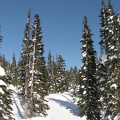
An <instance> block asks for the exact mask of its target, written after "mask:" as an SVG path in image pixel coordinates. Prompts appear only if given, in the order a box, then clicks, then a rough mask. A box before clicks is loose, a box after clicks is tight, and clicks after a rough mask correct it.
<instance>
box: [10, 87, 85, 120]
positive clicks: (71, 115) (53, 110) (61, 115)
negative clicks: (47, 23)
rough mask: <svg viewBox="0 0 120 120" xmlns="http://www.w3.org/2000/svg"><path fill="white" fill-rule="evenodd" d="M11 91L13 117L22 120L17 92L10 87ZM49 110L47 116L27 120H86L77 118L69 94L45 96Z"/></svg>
mask: <svg viewBox="0 0 120 120" xmlns="http://www.w3.org/2000/svg"><path fill="white" fill-rule="evenodd" d="M10 88H11V89H12V91H13V94H12V99H13V105H12V107H13V116H14V118H15V119H16V120H24V110H23V107H22V104H23V103H22V101H21V99H20V98H19V97H18V95H17V90H16V89H15V88H14V87H13V86H10ZM46 99H47V100H48V105H49V107H50V109H49V110H48V116H47V117H46V118H45V117H34V118H31V119H27V120H86V118H85V117H82V118H81V117H79V111H78V110H77V105H76V104H74V103H73V98H72V96H71V94H70V92H65V93H62V94H50V95H48V96H46Z"/></svg>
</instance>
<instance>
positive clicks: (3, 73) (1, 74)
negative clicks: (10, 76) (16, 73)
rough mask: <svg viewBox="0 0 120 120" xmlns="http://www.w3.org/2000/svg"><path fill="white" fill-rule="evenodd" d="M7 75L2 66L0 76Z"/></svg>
mask: <svg viewBox="0 0 120 120" xmlns="http://www.w3.org/2000/svg"><path fill="white" fill-rule="evenodd" d="M4 75H6V73H5V71H4V69H3V68H2V67H1V66H0V76H4Z"/></svg>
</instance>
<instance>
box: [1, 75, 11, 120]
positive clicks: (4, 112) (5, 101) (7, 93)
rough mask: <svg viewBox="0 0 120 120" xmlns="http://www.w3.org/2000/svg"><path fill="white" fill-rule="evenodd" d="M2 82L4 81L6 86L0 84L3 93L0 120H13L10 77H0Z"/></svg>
mask: <svg viewBox="0 0 120 120" xmlns="http://www.w3.org/2000/svg"><path fill="white" fill-rule="evenodd" d="M0 81H3V82H4V84H0V89H1V90H2V91H3V92H0V119H1V120H8V119H9V120H12V119H13V118H12V112H11V111H12V107H11V104H12V99H11V90H10V89H8V87H7V85H9V77H8V76H6V75H5V76H0Z"/></svg>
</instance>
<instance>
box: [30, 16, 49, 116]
mask: <svg viewBox="0 0 120 120" xmlns="http://www.w3.org/2000/svg"><path fill="white" fill-rule="evenodd" d="M41 34H42V32H41V25H40V19H39V15H38V14H36V15H35V20H34V26H33V33H32V42H33V44H32V45H33V46H32V50H33V51H32V55H31V56H32V59H31V60H32V61H31V63H32V64H31V84H30V85H31V96H30V116H31V117H32V116H36V115H45V116H46V115H47V113H46V110H47V109H48V105H47V104H46V100H45V98H44V97H45V95H46V94H47V87H46V86H47V80H46V76H45V69H46V66H45V59H44V56H43V53H44V48H43V47H44V44H43V42H42V35H41Z"/></svg>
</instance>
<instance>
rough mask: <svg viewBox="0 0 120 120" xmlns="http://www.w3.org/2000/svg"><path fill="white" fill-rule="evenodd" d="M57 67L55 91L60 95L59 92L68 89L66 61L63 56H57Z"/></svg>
mask: <svg viewBox="0 0 120 120" xmlns="http://www.w3.org/2000/svg"><path fill="white" fill-rule="evenodd" d="M56 65H57V66H56V67H57V72H56V86H55V89H56V90H55V91H56V92H57V93H59V92H64V91H65V90H66V88H67V85H66V79H65V60H64V59H63V58H62V56H61V55H58V56H57V61H56Z"/></svg>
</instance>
